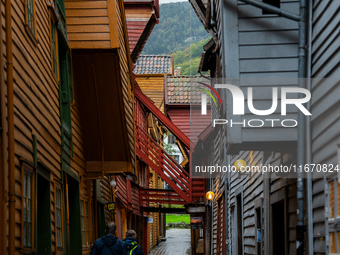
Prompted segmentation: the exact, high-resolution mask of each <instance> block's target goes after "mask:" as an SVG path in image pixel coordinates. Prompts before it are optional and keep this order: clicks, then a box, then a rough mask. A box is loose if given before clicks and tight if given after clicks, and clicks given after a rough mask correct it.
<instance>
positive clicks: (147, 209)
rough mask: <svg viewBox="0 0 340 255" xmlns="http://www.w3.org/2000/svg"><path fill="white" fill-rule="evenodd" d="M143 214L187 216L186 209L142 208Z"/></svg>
mask: <svg viewBox="0 0 340 255" xmlns="http://www.w3.org/2000/svg"><path fill="white" fill-rule="evenodd" d="M140 209H141V211H143V212H160V213H176V214H186V211H185V208H163V207H161V208H160V207H141V208H140Z"/></svg>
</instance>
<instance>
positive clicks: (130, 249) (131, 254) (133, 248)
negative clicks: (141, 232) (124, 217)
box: [123, 229, 144, 255]
mask: <svg viewBox="0 0 340 255" xmlns="http://www.w3.org/2000/svg"><path fill="white" fill-rule="evenodd" d="M136 237H137V234H136V231H134V230H132V229H130V230H128V231H127V232H126V238H125V239H123V242H124V243H125V245H126V250H127V252H126V254H128V255H144V253H143V249H142V247H141V246H140V245H138V244H137V239H136Z"/></svg>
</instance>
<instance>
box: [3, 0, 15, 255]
mask: <svg viewBox="0 0 340 255" xmlns="http://www.w3.org/2000/svg"><path fill="white" fill-rule="evenodd" d="M11 8H12V6H11V1H10V0H6V1H5V25H6V69H7V118H8V176H9V183H8V186H9V187H8V207H9V240H8V254H9V255H14V254H15V165H14V93H13V51H12V24H11V22H12V13H11Z"/></svg>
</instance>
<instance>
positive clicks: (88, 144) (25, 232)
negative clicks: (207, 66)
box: [0, 0, 147, 255]
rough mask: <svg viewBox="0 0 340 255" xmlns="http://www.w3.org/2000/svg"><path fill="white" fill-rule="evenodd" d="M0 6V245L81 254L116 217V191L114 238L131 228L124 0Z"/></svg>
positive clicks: (135, 183) (136, 212)
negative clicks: (112, 204) (1, 58)
mask: <svg viewBox="0 0 340 255" xmlns="http://www.w3.org/2000/svg"><path fill="white" fill-rule="evenodd" d="M5 6H6V7H8V6H9V8H6V10H5ZM0 9H1V11H2V13H3V14H4V13H5V14H6V16H7V17H8V19H7V20H6V23H2V24H1V25H2V26H1V27H2V29H3V30H2V31H3V33H1V39H2V40H1V41H2V42H3V43H2V44H1V47H0V49H1V53H2V54H3V55H5V54H4V52H6V58H5V59H6V62H7V65H6V66H4V65H1V88H2V89H1V127H2V139H1V176H0V177H1V179H0V180H1V185H0V186H1V208H0V209H1V210H0V211H1V224H0V229H1V230H0V231H1V232H0V240H1V243H0V247H1V251H0V253H1V254H10V255H12V254H20V253H25V254H81V253H83V254H88V253H89V252H90V248H91V245H92V244H93V242H94V240H95V239H96V238H98V237H100V236H102V235H103V234H104V228H105V224H106V221H107V220H113V219H114V217H113V215H111V214H110V213H109V212H108V211H107V210H106V203H107V202H108V201H114V200H115V197H114V194H116V197H117V200H116V208H117V209H116V221H117V222H118V234H119V237H120V238H123V237H125V236H124V235H125V231H126V230H127V229H128V228H134V229H136V230H137V231H138V226H140V225H141V224H140V222H142V221H143V217H141V214H140V209H139V190H138V189H139V185H141V186H143V183H146V177H145V176H146V175H147V174H146V173H144V174H145V176H144V177H143V176H142V174H141V173H139V172H138V170H137V168H136V153H135V129H134V120H135V118H134V108H133V104H134V80H133V75H132V62H131V58H130V51H129V41H128V35H127V26H126V20H125V11H124V3H123V1H65V2H64V1H63V0H56V1H35V0H31V1H25V3H21V2H20V3H19V2H13V1H5V2H2V3H1V5H0ZM2 20H3V19H2ZM8 27H10V29H6V30H5V29H4V28H8ZM4 35H6V36H4ZM2 63H3V62H2ZM11 63H13V65H11ZM5 67H6V68H5ZM12 67H13V68H12ZM6 88H7V89H6ZM12 91H13V92H12ZM5 99H7V101H6V100H5ZM13 102H14V103H13ZM7 158H8V159H9V160H8V161H7V160H6V159H7ZM113 176H115V177H113ZM136 176H140V177H141V178H139V179H136ZM112 178H114V179H115V180H116V183H117V191H116V193H115V191H114V189H113V188H111V186H110V185H109V182H110V180H111V179H112ZM131 180H132V181H131ZM129 187H130V189H129ZM124 189H126V190H125V191H124ZM129 191H130V192H129ZM128 194H129V195H128ZM133 198H137V199H135V200H134V199H133ZM142 237H143V235H142V234H141V235H140V242H141V243H143V242H142Z"/></svg>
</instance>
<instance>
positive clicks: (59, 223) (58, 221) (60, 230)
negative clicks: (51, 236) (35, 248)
mask: <svg viewBox="0 0 340 255" xmlns="http://www.w3.org/2000/svg"><path fill="white" fill-rule="evenodd" d="M55 193H56V195H55V197H56V198H55V200H56V201H55V212H56V231H57V233H56V236H57V248H59V249H62V248H63V218H62V207H61V205H62V191H61V188H60V186H56V191H55Z"/></svg>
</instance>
